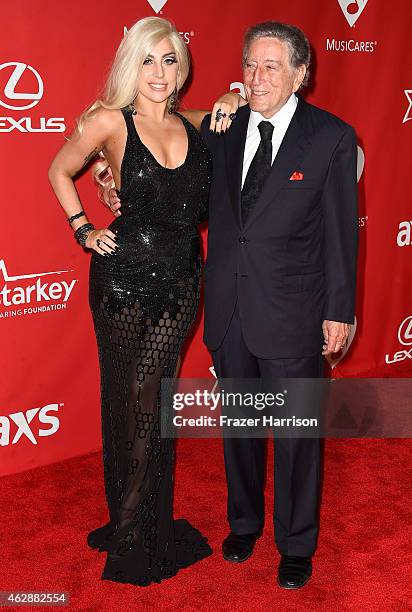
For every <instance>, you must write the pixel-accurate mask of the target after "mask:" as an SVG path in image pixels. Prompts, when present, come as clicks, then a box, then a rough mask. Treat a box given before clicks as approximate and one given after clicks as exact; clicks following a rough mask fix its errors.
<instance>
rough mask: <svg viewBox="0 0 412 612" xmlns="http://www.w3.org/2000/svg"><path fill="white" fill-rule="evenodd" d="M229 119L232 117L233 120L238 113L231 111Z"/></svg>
mask: <svg viewBox="0 0 412 612" xmlns="http://www.w3.org/2000/svg"><path fill="white" fill-rule="evenodd" d="M229 119H230V120H231V121H233V120H234V119H236V113H230V115H229Z"/></svg>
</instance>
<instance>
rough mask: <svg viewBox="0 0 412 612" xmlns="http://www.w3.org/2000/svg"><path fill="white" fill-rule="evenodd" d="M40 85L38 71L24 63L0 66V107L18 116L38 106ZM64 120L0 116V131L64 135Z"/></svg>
mask: <svg viewBox="0 0 412 612" xmlns="http://www.w3.org/2000/svg"><path fill="white" fill-rule="evenodd" d="M43 94H44V84H43V79H42V78H41V76H40V74H39V72H38V71H37V70H36V69H35V68H33V66H30V65H29V64H26V63H25V62H15V61H13V62H5V63H3V64H0V106H2V107H3V108H5V109H7V110H11V111H13V112H14V113H16V112H17V113H21V112H22V111H27V110H29V109H32V108H34V107H35V106H37V104H39V102H40V101H41V99H42V98H43ZM65 129H66V125H65V123H64V117H36V119H34V118H33V117H30V116H27V115H26V113H24V114H23V116H22V117H15V116H13V117H10V116H4V117H0V132H13V131H15V130H17V132H21V133H23V134H24V133H33V132H64V131H65Z"/></svg>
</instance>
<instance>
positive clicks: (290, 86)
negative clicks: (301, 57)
mask: <svg viewBox="0 0 412 612" xmlns="http://www.w3.org/2000/svg"><path fill="white" fill-rule="evenodd" d="M305 72H306V68H305V66H300V67H299V68H296V69H294V68H292V67H291V65H290V63H289V50H288V46H287V43H285V42H283V41H280V40H279V39H277V38H272V37H264V38H258V39H257V40H255V41H254V42H252V44H251V45H250V47H249V53H248V56H247V58H246V62H245V65H244V68H243V82H244V84H245V90H246V97H247V99H248V102H249V106H250V108H251V109H252V110H253V111H257V112H259V113H261V114H262V115H263V116H264V117H265V118H266V119H269V118H270V117H272V116H273V115H274V114H275V113H276V112H277V111H278V110H280V109H281V108H282V106H283V105H284V104H285V102H287V100H288V98H289V97H290V95H291V94H292V93H293V92H295V91H297V90H298V89H299V85H300V83H301V81H302V80H303V77H304V76H305Z"/></svg>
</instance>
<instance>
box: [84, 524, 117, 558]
mask: <svg viewBox="0 0 412 612" xmlns="http://www.w3.org/2000/svg"><path fill="white" fill-rule="evenodd" d="M114 532H115V526H114V525H113V523H107V524H106V525H103V527H98V528H97V529H94V530H93V531H91V532H90V533H89V535H88V536H87V544H88V545H89V546H90V548H93V549H94V550H98V551H99V552H103V551H104V550H105V546H107V543H108V541H109V540H110V538H111V537H112V535H113V534H114Z"/></svg>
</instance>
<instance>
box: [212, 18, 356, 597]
mask: <svg viewBox="0 0 412 612" xmlns="http://www.w3.org/2000/svg"><path fill="white" fill-rule="evenodd" d="M309 62H310V47H309V43H308V41H307V39H306V37H305V35H304V34H303V32H301V31H300V30H299V29H298V28H295V27H292V26H288V25H285V24H281V23H277V22H266V23H262V24H258V25H256V26H254V27H252V28H251V29H250V30H249V31H248V32H247V33H246V36H245V44H244V51H243V73H244V74H243V77H244V85H245V91H246V96H247V100H248V103H249V105H248V106H244V107H242V108H240V109H239V110H238V112H237V117H236V119H235V121H234V123H233V126H232V127H231V128H230V129H229V130H228V132H227V134H226V135H225V136H224V137H218V136H216V135H213V134H210V131H209V123H210V116H209V117H205V119H204V121H203V124H202V134H203V137H204V139H205V140H206V142H207V144H208V146H209V149H210V151H211V153H212V156H213V172H214V175H213V183H212V188H211V196H210V203H209V234H208V253H207V261H206V264H205V279H204V280H205V332H204V341H205V343H206V345H207V347H208V348H209V350H210V351H211V353H212V357H213V363H214V366H215V371H216V374H217V376H218V377H219V378H259V377H263V378H270V377H272V378H276V377H296V378H298V377H304V378H311V377H321V376H322V353H323V355H326V354H330V353H334V352H337V351H339V350H340V349H341V348H342V347H343V345H344V343H345V341H346V339H347V336H348V333H349V324H351V323H353V320H354V301H355V279H356V254H357V182H356V137H355V133H354V130H353V129H352V128H351V127H350V126H349V125H347V124H346V123H344V122H343V121H341V120H340V119H338V118H337V117H335V116H333V115H331V114H329V113H327V112H325V111H323V110H320V109H318V108H316V107H314V106H312V105H309V104H307V103H306V102H304V100H303V99H301V98H298V97H296V96H295V92H297V91H298V90H299V88H300V87H302V86H303V85H305V84H306V83H307V80H308V67H309ZM217 119H218V120H221V119H219V115H218V117H217ZM322 331H323V334H322ZM323 342H324V344H323ZM322 348H323V351H322ZM263 443H264V441H263V440H262V439H236V438H234V439H230V438H225V439H224V452H225V466H226V476H227V484H228V518H229V524H230V528H231V532H230V534H229V535H228V537H227V538H226V539H225V541H224V542H223V555H224V558H225V559H227V560H228V561H232V562H237V563H240V562H243V561H245V560H246V559H247V558H249V557H250V555H251V554H252V552H253V548H254V544H255V542H256V539H257V538H258V537H259V535H260V533H261V530H262V526H263V520H264V516H263V512H264V497H263V483H264V457H265V455H264V444H263ZM319 451H320V443H319V440H318V439H296V438H295V439H293V438H292V439H290V438H289V439H287V438H283V439H277V440H276V442H275V509H274V523H275V534H276V536H275V537H276V544H277V548H278V550H279V552H280V554H281V561H280V566H279V573H278V582H279V584H280V586H282V587H285V588H299V587H301V586H303V585H304V584H305V583H306V582H307V580H308V579H309V577H310V575H311V571H312V565H311V557H312V555H313V553H314V551H315V547H316V540H317V535H318V501H319V454H320V452H319Z"/></svg>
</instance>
